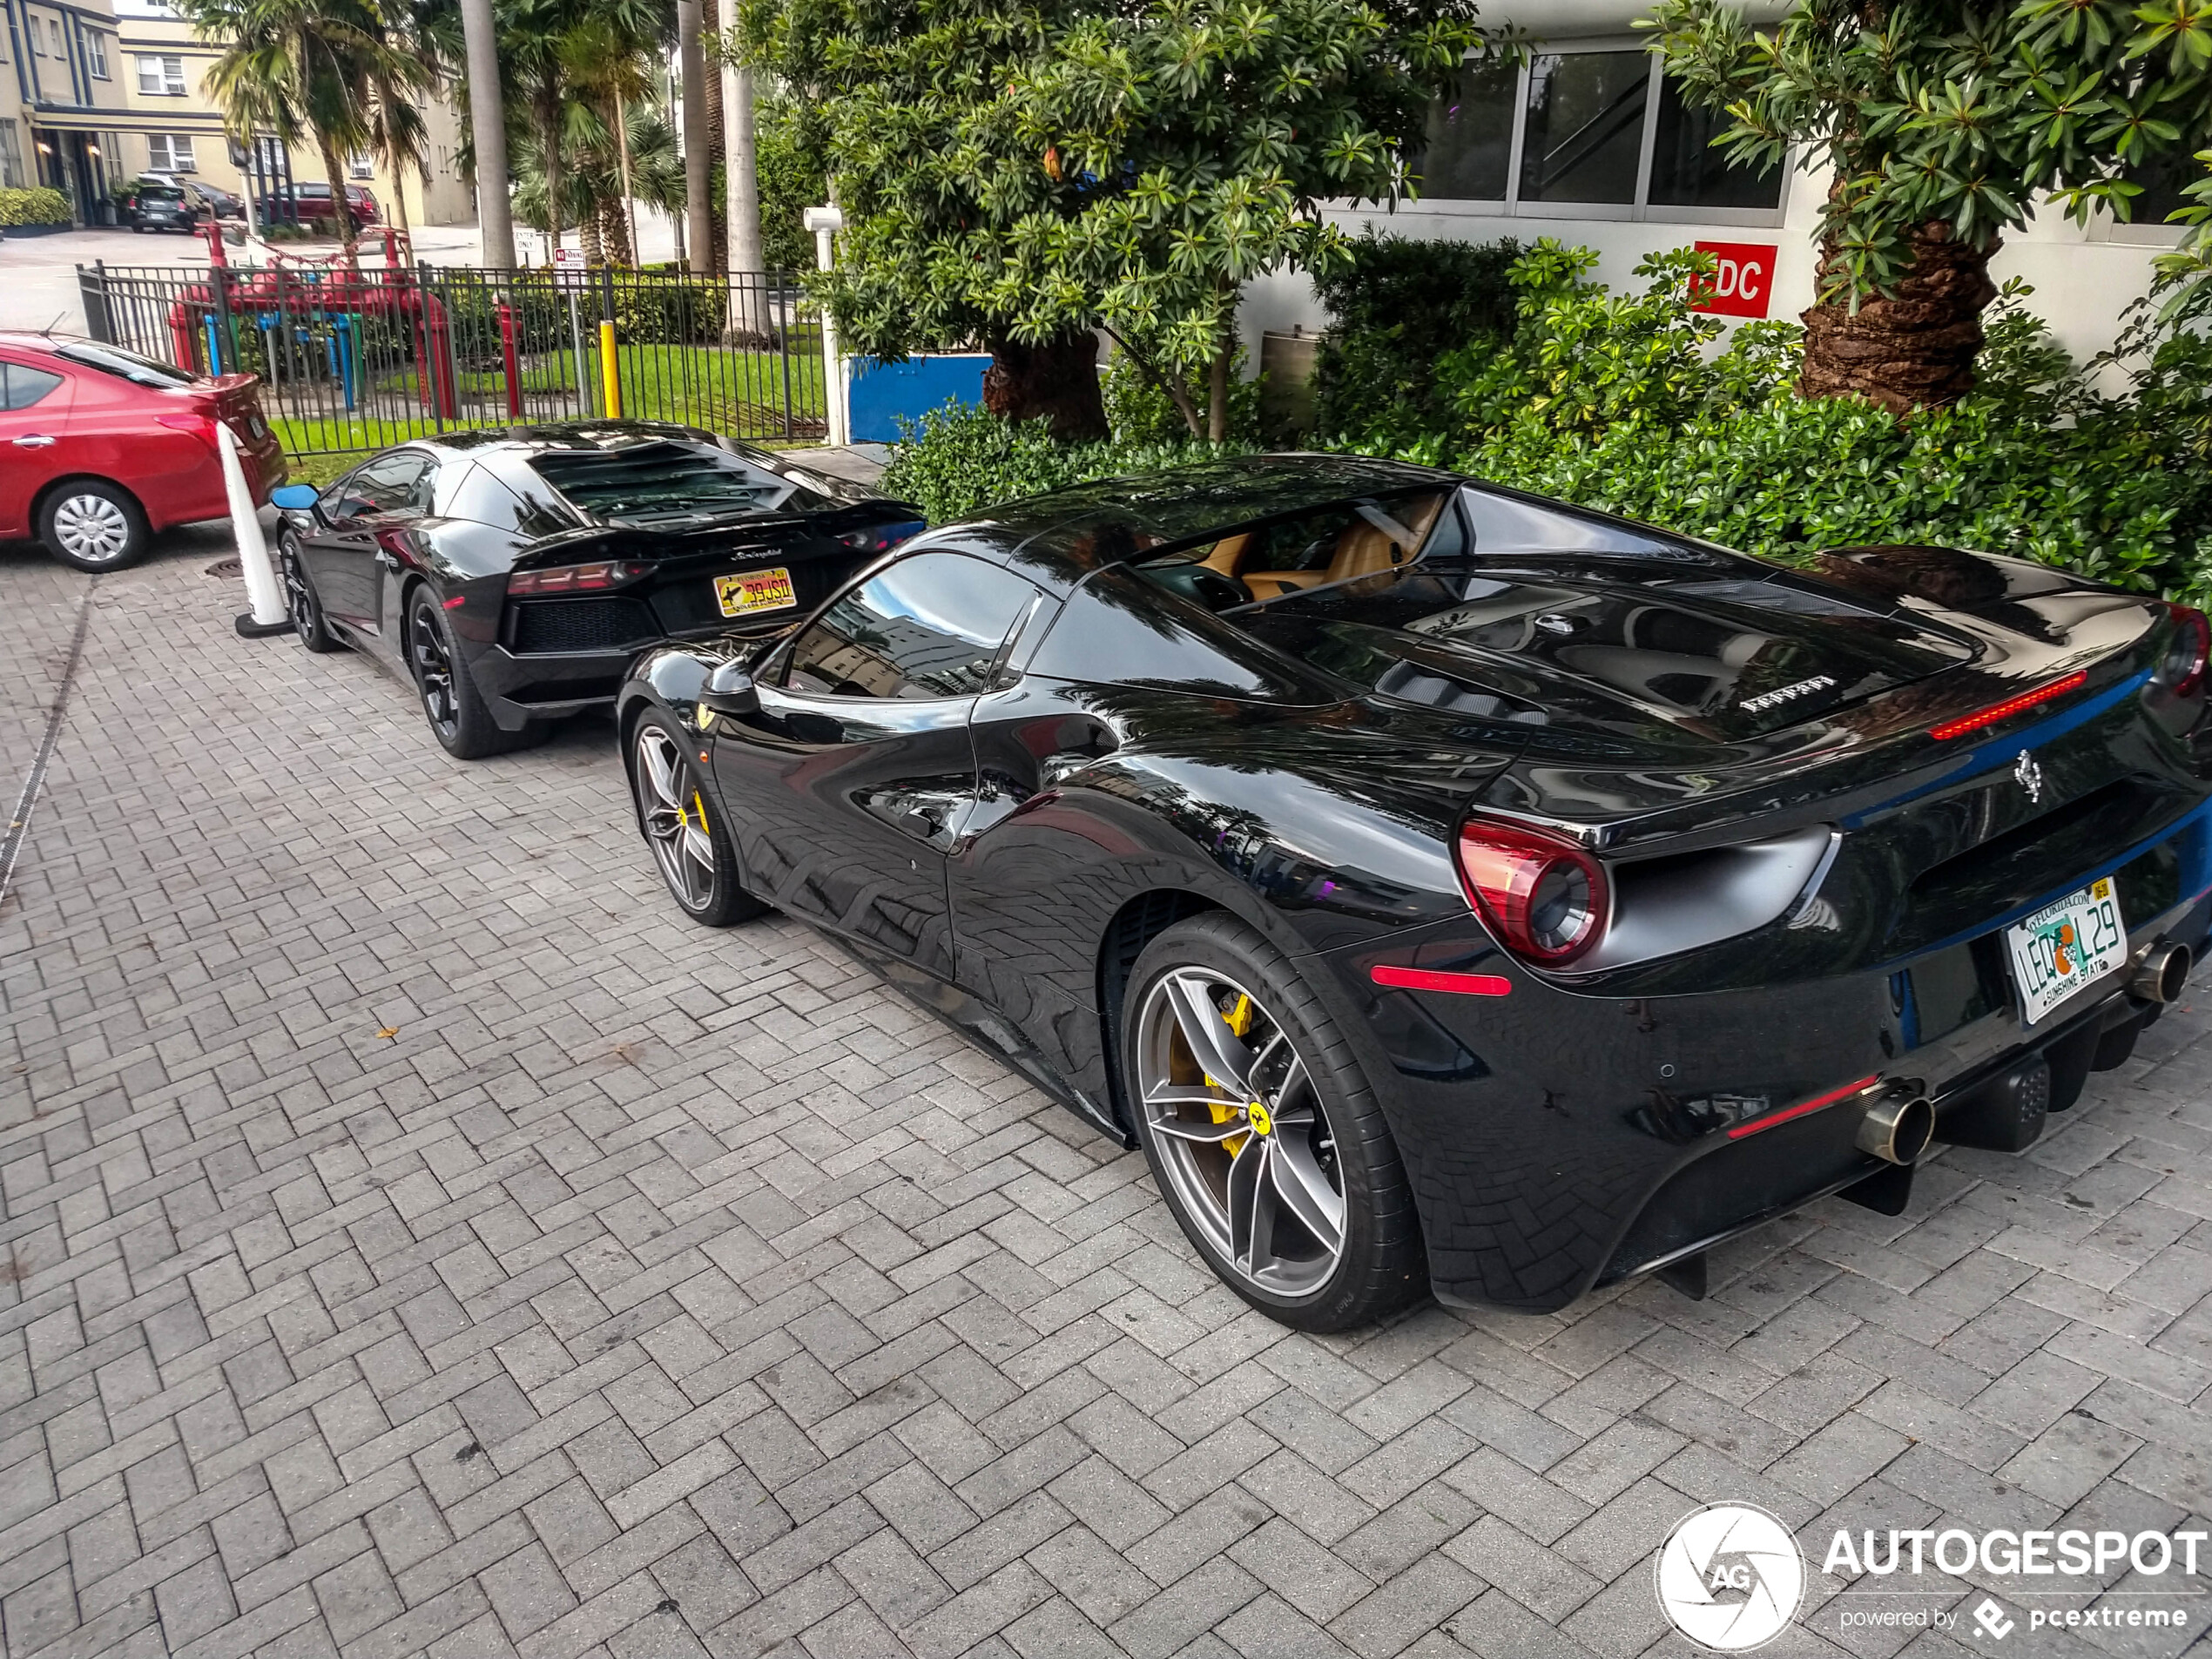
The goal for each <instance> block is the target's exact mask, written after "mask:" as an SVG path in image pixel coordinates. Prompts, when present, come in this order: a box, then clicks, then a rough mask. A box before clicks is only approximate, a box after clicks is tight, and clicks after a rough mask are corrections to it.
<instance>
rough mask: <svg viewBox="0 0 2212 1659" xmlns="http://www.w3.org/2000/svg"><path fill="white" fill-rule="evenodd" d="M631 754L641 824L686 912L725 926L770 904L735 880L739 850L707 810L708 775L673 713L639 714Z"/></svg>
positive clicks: (632, 784)
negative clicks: (641, 716) (694, 759)
mask: <svg viewBox="0 0 2212 1659" xmlns="http://www.w3.org/2000/svg"><path fill="white" fill-rule="evenodd" d="M630 753H631V764H630V787H631V793H632V795H633V796H634V797H635V798H636V799H637V823H638V827H639V828H641V829H643V830H644V833H645V841H646V844H647V845H648V846H651V848H652V849H653V862H654V864H655V865H657V866H658V867H659V869H660V874H661V880H663V881H665V882H666V883H667V884H668V890H669V893H670V894H671V895H672V896H673V897H674V898H675V900H676V902H677V903H678V904H679V905H681V906H682V907H684V914H685V915H687V916H689V917H691V920H692V921H696V922H698V924H699V925H700V926H701V927H728V926H729V925H730V924H731V923H732V922H735V921H745V920H747V919H748V918H750V917H752V916H757V915H759V914H761V912H763V911H764V910H765V909H767V906H766V905H764V904H762V903H761V902H760V901H759V900H758V899H755V898H754V897H753V896H752V894H749V893H747V892H746V891H745V889H744V888H743V887H740V886H738V850H737V846H736V845H735V844H734V843H733V842H732V840H731V839H730V830H729V826H727V825H726V824H725V823H724V822H723V821H722V819H721V816H720V814H719V813H715V812H710V811H709V810H708V807H707V802H706V780H705V779H704V778H703V777H702V776H701V775H700V774H699V772H698V768H697V767H696V765H694V763H693V762H692V760H691V745H690V744H689V743H688V742H686V741H685V738H684V736H683V734H682V733H680V732H678V730H677V729H676V727H675V725H673V724H672V723H671V721H670V720H669V718H668V717H667V716H665V715H664V714H662V713H660V712H659V711H654V712H652V713H650V714H648V715H646V716H645V718H644V719H642V720H640V721H639V722H638V723H637V731H636V732H635V733H634V734H633V735H632V736H631V745H630Z"/></svg>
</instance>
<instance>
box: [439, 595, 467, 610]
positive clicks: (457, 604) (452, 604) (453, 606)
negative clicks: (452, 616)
mask: <svg viewBox="0 0 2212 1659" xmlns="http://www.w3.org/2000/svg"><path fill="white" fill-rule="evenodd" d="M468 603H469V596H468V595H467V594H465V593H456V594H455V595H454V596H453V597H452V598H450V599H448V600H447V601H446V607H445V608H446V609H447V610H460V609H461V607H462V606H463V605H465V604H468Z"/></svg>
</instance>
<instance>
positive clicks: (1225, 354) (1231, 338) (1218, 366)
mask: <svg viewBox="0 0 2212 1659" xmlns="http://www.w3.org/2000/svg"><path fill="white" fill-rule="evenodd" d="M1236 355H1237V331H1236V329H1235V328H1234V327H1228V328H1224V329H1223V330H1222V331H1221V349H1220V350H1219V351H1217V352H1216V353H1215V354H1214V358H1213V361H1212V362H1211V364H1210V365H1208V366H1207V370H1206V441H1207V442H1209V443H1219V442H1222V441H1223V440H1224V439H1225V438H1227V437H1228V435H1229V368H1230V364H1231V361H1232V360H1233V359H1234V358H1235V357H1236Z"/></svg>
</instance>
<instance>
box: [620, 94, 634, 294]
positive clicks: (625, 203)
mask: <svg viewBox="0 0 2212 1659" xmlns="http://www.w3.org/2000/svg"><path fill="white" fill-rule="evenodd" d="M615 154H616V155H617V156H618V157H620V158H621V160H622V212H623V221H624V224H626V225H627V226H629V227H630V260H629V262H630V263H631V264H632V265H635V264H636V263H637V187H636V185H635V184H634V183H633V182H632V180H631V177H630V106H629V105H627V104H625V103H624V101H623V96H622V94H621V93H620V92H617V93H616V94H615Z"/></svg>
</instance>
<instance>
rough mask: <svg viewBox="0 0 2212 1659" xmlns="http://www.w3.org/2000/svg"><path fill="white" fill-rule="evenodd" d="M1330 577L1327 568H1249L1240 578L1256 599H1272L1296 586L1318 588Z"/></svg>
mask: <svg viewBox="0 0 2212 1659" xmlns="http://www.w3.org/2000/svg"><path fill="white" fill-rule="evenodd" d="M1328 579H1329V573H1328V572H1327V571H1326V570H1247V571H1245V572H1244V575H1243V577H1240V578H1239V580H1241V581H1242V582H1243V583H1244V585H1245V586H1246V587H1248V588H1250V589H1251V590H1252V597H1253V598H1255V599H1272V598H1275V597H1278V595H1281V594H1285V593H1289V592H1290V591H1291V590H1293V589H1296V588H1318V587H1319V586H1320V585H1321V584H1322V583H1324V582H1326V581H1327V580H1328Z"/></svg>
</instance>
